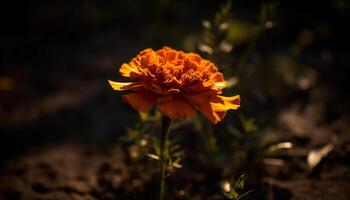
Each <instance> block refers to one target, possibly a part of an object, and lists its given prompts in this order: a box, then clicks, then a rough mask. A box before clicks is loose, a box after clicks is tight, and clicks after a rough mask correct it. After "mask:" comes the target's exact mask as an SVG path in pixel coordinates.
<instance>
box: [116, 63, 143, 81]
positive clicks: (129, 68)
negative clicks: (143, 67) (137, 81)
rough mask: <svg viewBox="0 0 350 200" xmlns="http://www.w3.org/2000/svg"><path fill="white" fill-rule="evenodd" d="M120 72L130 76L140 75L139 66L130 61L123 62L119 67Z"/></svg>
mask: <svg viewBox="0 0 350 200" xmlns="http://www.w3.org/2000/svg"><path fill="white" fill-rule="evenodd" d="M119 73H120V74H121V75H122V76H124V77H128V78H136V77H138V76H139V75H140V71H139V69H138V67H137V66H136V65H135V64H134V63H133V62H130V64H126V63H124V64H122V66H121V67H120V69H119Z"/></svg>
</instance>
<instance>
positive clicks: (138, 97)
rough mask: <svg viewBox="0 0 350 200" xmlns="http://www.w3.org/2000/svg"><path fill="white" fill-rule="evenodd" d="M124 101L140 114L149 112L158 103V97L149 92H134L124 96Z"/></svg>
mask: <svg viewBox="0 0 350 200" xmlns="http://www.w3.org/2000/svg"><path fill="white" fill-rule="evenodd" d="M123 100H124V101H125V102H127V103H129V104H130V105H131V107H132V108H134V109H135V110H137V111H139V112H148V111H149V110H150V109H151V108H152V107H153V106H154V105H155V104H156V103H157V96H155V95H154V94H152V93H148V92H133V93H130V94H125V95H123Z"/></svg>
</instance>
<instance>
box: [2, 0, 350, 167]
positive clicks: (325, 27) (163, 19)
mask: <svg viewBox="0 0 350 200" xmlns="http://www.w3.org/2000/svg"><path fill="white" fill-rule="evenodd" d="M224 2H225V1H212V0H201V1H195V0H177V1H170V0H150V1H136V0H118V1H98V0H85V1H80V0H77V1H58V0H52V1H38V0H33V1H7V2H3V3H1V8H0V29H1V31H0V34H1V35H0V151H1V163H3V162H5V160H8V159H12V158H15V157H16V156H17V155H20V154H21V153H23V152H26V151H27V150H28V149H31V148H33V147H38V146H42V145H50V144H55V143H61V142H65V141H76V142H81V143H92V144H98V145H105V144H115V143H116V138H118V137H120V135H121V134H122V133H123V131H125V129H126V127H128V126H132V125H133V124H134V123H135V122H136V121H137V114H136V112H134V111H133V110H132V109H131V108H130V107H129V106H126V105H125V104H124V103H123V102H122V100H121V95H120V94H118V93H115V92H113V91H112V90H111V89H110V87H109V85H108V84H107V79H113V80H120V77H119V75H118V68H119V66H120V65H121V64H122V63H124V62H128V61H129V60H130V59H131V58H132V57H134V56H135V55H136V54H137V53H138V52H139V51H140V50H142V49H145V48H154V49H157V48H160V47H162V46H165V45H167V46H171V47H173V48H175V49H183V50H186V51H187V50H195V49H186V48H187V47H188V45H186V41H187V40H186V39H187V38H188V37H189V36H192V37H200V34H201V32H202V25H201V21H202V20H203V19H211V18H213V16H214V14H215V12H216V11H217V10H218V9H219V8H220V5H222V4H223V3H224ZM263 2H267V1H233V18H235V19H238V20H241V21H245V22H252V23H255V22H257V21H258V17H257V16H258V13H259V10H260V6H261V4H262V3H263ZM278 4H279V6H278V8H277V10H276V26H275V27H274V28H273V29H271V30H268V31H267V32H265V33H264V34H263V35H262V36H261V37H260V38H259V40H258V41H257V43H256V45H255V47H254V52H255V53H258V54H259V55H260V56H261V57H264V56H267V55H270V54H282V55H283V54H287V51H288V49H289V48H291V46H293V45H294V44H295V43H296V41H297V40H298V37H299V35H300V32H301V31H303V30H308V31H311V32H312V33H313V39H312V43H311V44H308V45H305V46H304V47H303V53H302V55H301V56H300V57H298V60H297V61H298V63H299V64H300V65H302V66H312V67H313V68H314V69H315V70H316V71H317V72H318V73H319V76H318V77H319V78H318V83H319V84H321V85H322V84H323V83H326V85H327V88H328V89H329V91H332V92H333V94H334V95H333V96H335V97H334V98H332V99H331V100H330V101H327V104H329V106H330V107H331V108H334V110H336V111H339V110H340V111H339V112H336V111H334V110H332V109H331V110H332V111H330V112H328V113H327V114H326V118H327V120H328V121H333V120H334V119H336V118H337V117H338V116H339V113H343V114H344V113H347V112H348V111H350V110H349V106H348V105H349V92H348V87H347V85H349V84H348V76H349V75H350V74H349V59H348V58H349V56H350V55H349V48H348V45H349V39H348V37H349V29H348V26H349V25H348V24H349V18H348V15H349V4H348V3H347V2H346V1H342V0H333V1H280V2H279V3H278ZM239 50H240V49H239V48H238V51H239ZM236 57H237V56H236ZM266 82H268V80H266ZM264 83H265V82H263V84H264ZM285 90H288V91H289V90H291V91H293V92H291V93H290V94H288V95H287V97H286V98H283V99H282V100H280V99H279V100H275V99H273V96H270V97H269V99H270V100H271V101H269V102H268V103H266V102H264V103H261V104H256V105H255V106H256V107H254V108H251V109H249V108H243V109H246V111H247V112H248V113H249V114H250V115H252V116H255V115H259V114H258V113H259V110H260V109H261V110H264V109H266V108H271V107H273V109H272V111H273V112H274V113H278V109H279V108H281V107H283V106H286V105H288V103H289V102H292V101H294V100H295V99H300V98H301V99H302V98H304V97H305V96H307V94H306V93H305V92H300V91H297V92H295V91H294V90H293V88H287V87H286V88H285ZM325 96H327V95H325ZM276 102H278V104H276ZM337 106H338V107H337ZM260 116H261V115H260ZM272 119H273V117H272ZM272 119H270V118H268V119H267V120H266V119H264V120H262V121H264V122H269V120H272ZM258 121H259V120H258Z"/></svg>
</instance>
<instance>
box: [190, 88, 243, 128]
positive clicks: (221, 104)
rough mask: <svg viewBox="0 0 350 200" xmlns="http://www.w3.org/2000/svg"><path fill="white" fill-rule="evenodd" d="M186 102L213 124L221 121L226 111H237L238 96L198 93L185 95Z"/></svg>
mask: <svg viewBox="0 0 350 200" xmlns="http://www.w3.org/2000/svg"><path fill="white" fill-rule="evenodd" d="M185 97H186V99H187V100H188V102H189V103H190V104H191V105H192V106H193V107H195V108H196V109H197V110H199V111H200V112H202V113H203V114H204V116H206V117H207V118H208V119H209V120H210V121H211V122H213V123H214V124H216V123H218V122H219V121H221V120H222V119H223V118H224V117H225V114H226V111H227V110H230V109H238V107H239V102H240V98H239V95H236V96H233V97H224V96H219V95H216V94H213V93H212V94H210V93H208V92H199V93H194V94H186V95H185Z"/></svg>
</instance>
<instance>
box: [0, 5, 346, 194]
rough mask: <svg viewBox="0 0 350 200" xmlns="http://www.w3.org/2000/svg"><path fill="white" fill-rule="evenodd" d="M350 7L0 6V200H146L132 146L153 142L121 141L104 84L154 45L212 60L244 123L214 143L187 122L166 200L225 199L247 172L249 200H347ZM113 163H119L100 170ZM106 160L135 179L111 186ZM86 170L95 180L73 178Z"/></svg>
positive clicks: (129, 114) (226, 129) (235, 123)
mask: <svg viewBox="0 0 350 200" xmlns="http://www.w3.org/2000/svg"><path fill="white" fill-rule="evenodd" d="M229 2H231V1H229ZM349 6H350V5H349V3H348V2H347V1H345V0H329V1H322V2H312V1H303V2H298V1H238V0H236V1H232V2H231V3H228V2H227V1H211V0H202V1H196V0H177V1H171V0H150V1H136V0H118V1H97V0H85V1H79V0H78V1H58V0H51V1H38V0H33V1H8V2H6V3H3V4H2V6H1V12H0V15H1V17H0V22H1V37H0V149H1V153H0V156H1V157H0V165H1V168H0V169H1V178H0V180H1V179H2V181H1V184H0V188H1V189H0V191H1V192H0V199H21V198H24V197H29V199H35V198H37V199H78V198H81V199H89V198H92V199H93V198H96V199H109V198H110V199H115V198H117V197H118V198H120V199H140V196H144V197H145V198H146V199H152V191H151V189H152V188H154V190H157V187H155V184H156V182H154V181H152V179H151V178H149V177H152V176H153V175H152V172H149V174H150V175H149V176H146V175H144V174H143V173H140V169H139V167H140V166H141V165H143V164H141V163H144V162H146V161H145V160H147V159H145V158H144V159H143V160H142V159H141V160H142V162H141V161H139V160H137V159H136V160H137V161H135V160H133V158H134V156H133V155H135V151H136V152H138V153H144V152H143V151H145V149H142V150H140V149H136V150H135V148H136V147H135V144H136V143H137V142H138V141H139V140H140V141H148V140H145V138H144V137H143V136H139V135H137V134H136V135H137V136H134V138H132V142H130V140H128V142H125V140H124V139H125V137H129V136H130V132H132V131H130V130H133V131H134V132H135V130H137V131H138V130H139V129H138V127H136V128H135V124H140V119H139V116H138V114H137V113H136V112H135V111H133V110H132V109H131V108H130V106H128V105H127V104H125V103H123V101H122V99H121V94H120V93H116V92H114V91H112V90H111V88H110V86H109V85H108V84H107V79H112V80H122V79H121V78H120V76H119V74H118V69H119V66H120V65H121V64H122V63H125V62H128V61H129V60H130V59H131V58H132V57H134V56H135V55H136V54H137V53H138V52H139V51H141V50H142V49H145V48H153V49H158V48H161V47H163V46H171V47H173V48H175V49H179V50H183V51H186V52H188V51H193V52H197V53H199V54H201V55H202V56H203V57H206V58H209V59H211V60H213V61H214V62H215V63H216V64H217V66H218V67H219V68H220V70H221V71H222V72H223V73H224V75H225V78H226V79H228V80H230V85H231V87H230V88H228V89H227V90H226V93H227V94H240V95H241V98H242V107H241V109H240V111H239V112H237V113H234V112H228V116H227V118H226V119H225V120H224V122H223V123H221V124H220V125H219V126H217V127H215V128H213V133H214V134H213V133H202V134H198V133H196V132H201V130H202V132H203V129H200V128H199V129H198V126H197V125H198V124H197V125H196V124H195V123H194V125H193V123H192V122H188V123H185V124H184V125H179V126H181V127H180V128H178V129H176V130H175V132H176V133H177V134H178V135H179V136H174V137H179V141H180V143H181V144H182V146H183V149H184V151H185V152H186V156H185V159H184V161H183V168H182V169H181V170H180V172H175V173H174V175H172V176H174V178H173V179H171V181H170V182H171V183H170V185H171V186H173V188H172V189H169V193H170V194H172V196H173V198H172V199H223V198H224V197H222V195H221V190H225V187H224V186H225V183H226V182H225V180H227V179H229V178H230V177H232V176H234V177H237V176H239V175H240V174H243V173H244V174H247V181H248V189H252V188H253V189H254V190H255V192H253V193H252V194H251V195H250V197H249V196H247V198H251V199H348V198H349V196H348V195H347V193H348V192H347V191H348V190H349V189H350V188H349V177H350V176H349V175H350V173H349V155H350V154H349V152H350V146H349V144H350V143H349V141H350V140H349V139H350V138H349V130H350V129H349V128H350V127H349V122H350V118H349V112H350V109H349V108H350V107H349V102H350V101H349V92H348V87H347V85H349V84H348V83H347V82H348V80H347V79H348V75H350V73H349V70H350V67H349V59H348V57H349V56H350V55H349V53H350V52H349V48H348V44H349V40H348V37H349V29H348V28H347V26H348V22H349V9H350V8H349ZM141 121H142V119H141ZM207 125H208V124H204V127H205V126H207ZM140 126H141V125H140ZM202 127H203V126H202ZM198 130H199V131H198ZM135 137H136V138H135ZM137 137H141V139H140V138H137ZM193 138H200V139H198V141H193ZM129 139H130V138H129ZM146 139H147V138H146ZM137 144H138V143H137ZM140 144H141V146H146V144H145V142H143V143H142V142H141V143H140ZM142 144H145V145H142ZM202 144H204V146H205V150H203V148H202V147H203V146H202ZM192 145H193V146H192ZM116 146H117V147H116ZM115 148H116V149H117V150H116V149H115ZM106 149H108V150H106ZM110 149H113V150H110ZM130 149H131V150H130ZM133 149H134V150H133ZM100 151H102V152H100ZM139 151H141V152H139ZM115 152H117V153H115ZM130 152H131V153H130ZM133 152H134V154H133ZM262 152H263V153H262ZM114 155H117V156H121V157H117V158H113V159H114V160H109V159H110V158H111V157H113V156H114ZM87 158H90V159H91V162H95V163H96V164H91V163H90V162H89V161H88V160H87ZM115 159H116V160H122V161H120V162H125V163H124V165H135V167H134V168H132V170H134V171H131V172H129V171H128V170H127V169H125V168H123V167H121V168H122V169H123V170H124V171H123V170H122V173H121V174H122V175H120V174H119V175H120V176H119V175H118V173H119V172H116V171H115V170H116V169H114V168H113V167H116V168H117V169H118V170H120V169H119V168H118V167H120V166H119V165H118V166H114V164H113V163H115V162H117V161H115ZM65 160H66V161H65ZM76 160H78V161H79V164H76V165H74V164H72V165H74V166H71V164H69V162H71V161H76ZM186 160H187V161H186ZM196 160H199V161H200V162H198V163H202V164H203V165H205V167H201V166H200V164H198V163H196V162H195V161H196ZM226 161H228V163H230V164H227V166H226V163H227V162H226ZM62 162H63V164H62ZM65 162H68V164H64V163H65ZM138 162H141V163H138ZM213 162H217V163H218V164H217V165H212V164H211V163H213ZM60 163H61V164H62V165H61V164H60ZM81 163H83V164H81ZM106 163H108V164H106ZM223 163H225V164H224V167H223V166H222V164H223ZM85 165H88V166H89V167H87V168H88V169H89V170H90V169H91V171H89V170H88V171H86V173H88V172H89V173H97V172H96V170H97V171H98V173H97V175H96V177H97V178H96V177H93V178H91V177H85V176H88V175H86V174H83V175H81V176H80V177H75V175H74V174H75V173H77V171H79V170H81V168H84V167H82V166H85ZM91 165H93V166H91ZM57 166H58V167H57ZM106 166H107V167H106ZM147 166H148V165H147ZM198 169H200V170H198ZM113 170H114V171H113ZM118 170H117V171H118ZM194 171H199V172H198V173H199V174H197V175H196V174H194ZM49 172H50V173H51V175H52V173H53V174H55V175H52V176H53V177H56V178H54V179H50V177H51V175H50V176H49V178H47V173H49ZM68 172H69V173H70V174H69V175H67V174H64V173H68ZM132 172H133V173H135V174H136V175H135V176H136V178H133V176H132V175H131V174H132ZM62 173H63V175H62ZM84 173H85V172H84ZM101 173H102V175H101ZM113 173H114V175H111V174H113ZM145 173H146V172H145ZM147 173H148V172H147ZM176 173H178V174H176ZM115 174H117V175H118V176H117V175H115ZM125 174H127V175H125ZM140 174H141V175H140ZM188 174H192V175H188ZM61 175H62V176H61ZM116 176H117V177H119V179H118V180H115V179H116ZM144 176H146V178H144ZM57 177H61V178H57ZM62 177H63V178H62ZM99 177H104V178H102V179H101V180H103V181H104V182H103V181H102V182H101V181H100V179H99ZM106 177H107V178H106ZM125 177H127V178H125ZM140 177H141V178H140ZM176 177H180V178H179V179H176ZM51 178H52V177H51ZM90 178H91V179H90ZM94 178H95V179H98V180H99V181H97V182H96V181H95V182H94V181H93V180H92V179H94ZM47 180H50V181H47ZM67 180H69V181H71V182H73V183H69V184H68V183H66V182H67ZM135 180H137V181H139V182H137V181H136V182H135ZM45 181H46V182H45ZM69 181H68V182H69ZM77 181H78V182H77ZM62 182H65V183H64V184H63V183H62ZM140 182H141V183H140ZM316 182H317V183H316ZM56 183H57V184H56ZM124 183H125V184H124ZM126 183H128V184H126ZM55 184H56V185H55ZM79 184H80V185H79ZM57 185H59V186H57ZM62 185H64V186H62ZM106 185H107V186H106ZM121 185H122V186H121ZM183 185H185V186H184V187H180V186H183ZM222 186H223V188H222ZM126 187H129V189H128V188H126ZM62 188H63V189H62ZM67 188H68V189H67ZM96 188H98V189H96ZM101 188H102V189H101ZM130 188H131V189H130ZM135 188H138V189H135ZM145 188H146V189H145ZM147 188H148V189H147ZM106 191H107V192H106ZM134 191H137V192H134ZM62 193H64V194H62ZM53 194H55V195H56V196H55V195H53ZM58 194H59V195H63V196H59V195H58ZM107 194H108V195H109V196H108V195H107ZM220 195H221V196H220ZM203 196H205V197H203Z"/></svg>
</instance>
